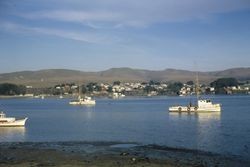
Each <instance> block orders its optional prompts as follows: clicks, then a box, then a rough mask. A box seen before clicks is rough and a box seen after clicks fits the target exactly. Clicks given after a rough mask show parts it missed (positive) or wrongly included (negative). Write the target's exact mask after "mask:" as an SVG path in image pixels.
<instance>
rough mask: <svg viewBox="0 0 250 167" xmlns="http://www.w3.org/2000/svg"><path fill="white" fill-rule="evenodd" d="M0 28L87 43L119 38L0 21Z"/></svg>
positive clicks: (109, 41)
mask: <svg viewBox="0 0 250 167" xmlns="http://www.w3.org/2000/svg"><path fill="white" fill-rule="evenodd" d="M0 29H2V30H5V31H11V32H16V33H26V34H43V35H49V36H56V37H61V38H65V39H71V40H77V41H81V42H87V43H105V44H107V43H112V42H114V41H115V40H117V39H116V38H111V37H109V36H107V35H101V34H98V33H90V32H76V31H66V30H62V29H53V28H43V27H30V26H24V25H20V24H16V23H12V22H0Z"/></svg>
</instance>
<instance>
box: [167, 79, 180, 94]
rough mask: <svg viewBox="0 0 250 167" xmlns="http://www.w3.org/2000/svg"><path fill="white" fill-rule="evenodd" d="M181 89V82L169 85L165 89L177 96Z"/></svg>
mask: <svg viewBox="0 0 250 167" xmlns="http://www.w3.org/2000/svg"><path fill="white" fill-rule="evenodd" d="M182 87H183V84H182V83H181V82H174V83H170V84H169V85H168V87H167V89H168V90H169V91H170V92H172V93H174V94H178V93H179V91H180V90H181V88H182Z"/></svg>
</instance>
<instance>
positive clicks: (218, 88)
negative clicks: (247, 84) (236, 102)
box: [210, 78, 239, 94]
mask: <svg viewBox="0 0 250 167" xmlns="http://www.w3.org/2000/svg"><path fill="white" fill-rule="evenodd" d="M238 84H239V83H238V81H237V80H236V79H235V78H219V79H217V80H215V81H214V82H211V83H210V86H212V87H214V88H215V93H217V94H220V93H225V89H224V88H226V87H230V86H238Z"/></svg>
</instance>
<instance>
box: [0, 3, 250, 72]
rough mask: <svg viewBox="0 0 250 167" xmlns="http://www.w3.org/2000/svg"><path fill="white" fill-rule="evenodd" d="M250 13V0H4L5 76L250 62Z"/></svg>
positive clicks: (0, 33) (0, 39) (1, 51)
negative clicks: (29, 73) (71, 70)
mask: <svg viewBox="0 0 250 167" xmlns="http://www.w3.org/2000/svg"><path fill="white" fill-rule="evenodd" d="M249 18H250V1H246V0H238V1H235V0H220V1H217V0H210V1H209V0H203V1H200V0H187V1H185V2H183V1H173V0H158V1H153V0H143V1H138V2H137V1H132V0H126V1H125V0H107V1H98V0H93V1H85V0H83V1H79V0H75V1H71V0H42V1H39V0H38V1H35V2H34V1H32V0H23V1H18V0H2V1H0V58H1V66H0V73H9V72H16V71H24V70H25V71H26V70H28V71H30V70H31V71H36V70H39V69H73V70H80V71H103V70H107V69H110V68H120V67H129V68H133V69H147V70H164V69H166V68H171V69H182V70H189V71H218V70H225V69H230V68H238V67H249V66H250V59H249V55H250V45H249V44H250V31H249V29H250V20H249ZM194 62H196V63H197V66H196V65H195V63H194Z"/></svg>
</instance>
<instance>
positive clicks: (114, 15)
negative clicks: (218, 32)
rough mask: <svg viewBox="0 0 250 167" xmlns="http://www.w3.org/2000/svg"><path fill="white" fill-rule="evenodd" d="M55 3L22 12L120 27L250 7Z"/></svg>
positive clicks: (205, 0) (170, 0) (214, 1)
mask: <svg viewBox="0 0 250 167" xmlns="http://www.w3.org/2000/svg"><path fill="white" fill-rule="evenodd" d="M70 2H71V3H70ZM74 2H75V3H74ZM55 3H56V4H57V5H55V6H57V7H55V8H53V9H50V10H47V9H46V10H43V9H42V8H41V10H39V11H35V12H32V11H30V12H27V13H22V14H19V15H20V16H22V17H25V18H28V19H50V20H56V21H65V22H76V23H83V24H89V25H92V26H93V25H95V24H96V23H100V22H101V23H107V24H110V25H111V26H113V27H116V28H117V27H121V26H134V27H140V26H146V25H150V24H154V23H162V22H176V21H187V20H192V19H200V20H203V19H206V18H207V17H208V16H210V15H213V14H216V13H225V12H231V11H237V10H243V9H249V8H250V1H249V0H185V1H183V0H157V1H156V0H143V1H134V0H106V1H100V0H92V1H88V2H87V1H73V3H72V1H67V0H66V1H62V2H61V1H55ZM117 25H119V26H117ZM93 27H95V26H93ZM97 27H98V26H97Z"/></svg>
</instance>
